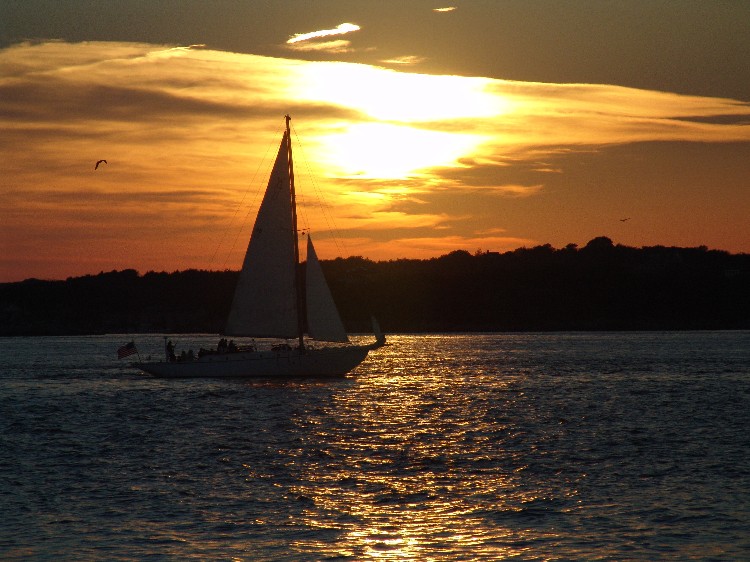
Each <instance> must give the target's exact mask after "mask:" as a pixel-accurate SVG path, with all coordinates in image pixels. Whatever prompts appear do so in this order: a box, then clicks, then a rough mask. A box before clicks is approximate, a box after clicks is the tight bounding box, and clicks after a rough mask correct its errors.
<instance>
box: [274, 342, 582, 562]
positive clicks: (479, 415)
mask: <svg viewBox="0 0 750 562" xmlns="http://www.w3.org/2000/svg"><path fill="white" fill-rule="evenodd" d="M396 339H398V337H397V338H396ZM394 341H395V340H394ZM425 342H426V343H427V344H428V345H427V348H426V349H424V350H423V351H424V353H425V355H426V356H431V357H441V349H440V339H439V338H436V339H434V340H430V339H425ZM443 353H444V354H443V356H442V359H440V360H438V361H437V362H436V363H433V364H431V365H428V364H427V363H425V362H423V360H422V359H417V358H416V357H415V356H414V355H412V356H411V357H407V356H405V355H404V354H403V353H402V352H401V351H399V342H398V341H395V343H394V345H393V346H388V347H386V348H383V349H381V350H379V352H378V353H376V354H372V357H371V360H370V361H371V363H370V365H369V368H371V369H372V370H373V372H377V371H380V372H381V373H382V372H383V371H384V370H385V372H389V373H390V375H389V376H387V377H382V376H379V377H377V378H373V379H372V380H368V381H367V383H366V384H365V385H363V386H358V385H354V386H352V387H351V388H349V389H348V391H347V392H346V393H340V394H337V395H336V396H335V397H334V400H333V402H332V403H330V404H321V405H319V406H318V407H317V408H315V411H314V412H313V415H312V416H311V415H310V412H306V416H307V417H305V418H302V417H299V418H296V419H295V420H294V421H295V424H296V425H297V426H298V427H299V430H300V431H299V434H300V435H301V436H302V437H301V438H300V440H301V445H300V450H299V452H300V456H299V457H298V456H297V455H295V454H292V455H291V456H292V458H291V459H289V463H290V464H291V465H293V466H301V467H302V468H301V470H300V474H299V476H298V480H299V481H300V483H299V484H297V485H295V486H294V487H293V489H292V490H291V492H292V494H291V495H292V496H295V497H297V498H298V499H302V500H303V501H305V502H307V503H308V507H307V508H306V509H304V510H303V513H302V514H301V516H300V521H297V522H296V523H297V524H302V525H304V526H305V528H308V529H314V530H316V531H325V530H330V531H331V532H332V533H335V535H336V536H337V540H336V541H335V542H331V541H329V540H310V539H308V538H302V539H297V540H295V541H294V542H293V543H292V544H293V546H294V548H295V549H297V550H298V551H300V552H306V553H315V555H319V556H320V557H321V558H327V557H352V558H353V559H357V558H366V559H383V560H432V559H440V557H441V555H444V556H450V554H451V553H456V552H471V553H472V555H473V556H475V557H479V558H481V559H489V558H495V557H497V558H498V559H502V558H506V557H512V556H519V555H523V554H524V552H526V551H528V550H529V549H527V548H524V547H523V546H519V545H523V544H524V543H525V542H527V540H528V541H529V542H531V541H533V540H539V539H540V537H545V535H549V536H548V537H547V538H550V539H552V538H554V533H553V532H551V531H550V532H546V531H544V530H540V529H535V530H533V531H532V530H529V531H528V532H527V531H524V530H519V528H518V525H515V526H505V525H503V524H502V518H503V514H508V515H509V516H511V517H512V516H514V515H515V514H518V513H521V515H522V516H523V512H525V511H526V510H528V509H529V506H534V505H535V502H537V501H542V502H544V501H546V500H548V499H550V498H549V497H545V490H544V489H539V488H535V487H529V486H527V485H526V484H525V483H524V474H523V473H524V469H525V467H523V466H520V467H519V466H517V459H516V454H515V453H514V452H513V451H512V450H511V449H508V450H506V451H504V452H503V453H501V454H500V456H501V457H505V462H504V461H503V459H502V458H500V459H498V449H497V444H496V441H497V440H499V439H500V438H501V435H502V438H504V439H506V440H509V441H510V442H511V443H513V442H514V441H517V440H518V439H519V438H520V435H521V434H522V433H523V432H522V430H521V429H519V428H518V427H513V424H512V423H511V422H510V421H508V422H507V423H502V424H498V423H497V420H496V419H495V415H494V414H493V412H492V411H491V410H492V405H493V404H492V402H491V401H490V400H487V399H486V397H484V398H482V399H480V400H476V401H475V400H472V399H471V395H472V393H471V391H470V388H471V387H472V386H474V385H477V384H481V377H482V374H481V372H479V373H478V372H476V371H472V366H468V368H467V367H466V366H463V367H462V366H460V361H461V359H460V358H459V357H456V356H454V355H453V354H452V352H449V353H445V352H444V351H443ZM453 369H456V371H451V372H454V374H457V375H458V376H456V377H451V378H450V379H446V378H445V377H444V373H445V372H446V370H449V371H450V370H453ZM360 376H362V375H360ZM365 376H366V375H365ZM513 380H514V379H513V378H512V377H511V378H509V379H508V383H507V385H505V386H510V385H512V382H513ZM493 384H494V385H495V391H496V392H502V391H503V386H504V385H502V384H500V385H498V383H497V381H495V382H494V383H493ZM365 386H366V389H365ZM508 390H509V391H510V389H508ZM360 393H361V394H360ZM365 399H366V400H367V403H365V402H363V401H364V400H365ZM316 449H317V450H318V454H317V456H318V459H317V460H315V461H313V462H310V459H307V461H305V459H303V458H301V455H302V453H301V451H303V450H307V451H309V450H316ZM286 453H287V454H289V453H291V452H290V451H287V452H286ZM567 493H568V494H569V495H571V496H574V495H575V491H574V490H573V489H570V490H568V492H567ZM549 495H551V494H547V496H549ZM532 509H533V507H532ZM493 520H494V521H493Z"/></svg>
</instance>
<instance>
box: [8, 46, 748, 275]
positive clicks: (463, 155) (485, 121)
mask: <svg viewBox="0 0 750 562" xmlns="http://www.w3.org/2000/svg"><path fill="white" fill-rule="evenodd" d="M347 32H348V31H347ZM320 37H323V36H322V35H321V36H320ZM311 41H312V39H311ZM304 42H305V41H303V40H300V41H298V43H304ZM286 113H291V114H292V115H293V117H294V120H293V122H292V125H293V127H294V133H295V137H294V140H295V141H297V140H300V141H301V143H300V144H299V145H298V149H297V151H296V152H295V155H296V158H297V159H298V162H299V166H296V167H295V171H296V172H298V173H299V177H300V181H301V182H302V183H301V185H302V191H303V192H304V189H305V187H307V186H312V188H313V189H312V191H313V192H317V193H318V194H319V195H321V196H322V198H323V199H324V200H326V201H328V205H329V207H330V210H331V212H332V214H333V213H334V212H335V215H336V216H337V217H341V219H340V220H341V224H340V225H337V226H338V227H339V228H343V229H344V230H345V231H346V235H347V236H350V237H352V238H360V239H362V240H371V242H370V244H371V247H370V251H369V252H365V251H362V252H361V253H362V254H363V255H368V256H373V257H375V256H378V257H379V256H380V255H381V254H382V253H383V252H386V250H384V249H383V246H381V245H379V244H380V243H382V244H385V245H386V246H387V247H388V248H389V249H388V250H387V251H388V252H391V253H392V254H391V255H392V256H397V255H398V254H399V251H400V250H401V249H402V246H401V245H400V243H398V244H397V243H394V242H393V241H392V240H393V239H394V237H393V235H392V233H399V234H398V236H399V240H404V241H405V242H404V244H403V249H404V250H405V249H407V248H412V247H413V248H414V251H415V252H417V249H419V248H422V249H424V251H427V248H428V247H432V248H433V251H436V252H438V250H436V249H435V248H437V246H438V241H441V240H442V241H443V243H444V247H443V249H442V250H441V251H446V250H448V249H450V248H452V247H453V246H452V245H453V244H458V243H465V244H467V245H469V247H473V246H481V247H483V248H487V249H499V248H500V247H501V246H502V245H503V244H505V243H506V242H507V241H518V240H530V239H537V238H539V237H536V236H528V235H526V234H524V233H523V232H525V231H522V230H519V227H518V224H519V222H520V221H517V222H516V223H514V224H515V225H516V226H515V227H514V228H516V230H515V231H511V230H508V236H507V237H502V236H500V237H495V238H493V237H489V238H482V239H483V240H484V242H482V243H481V244H480V243H479V239H478V238H477V237H476V236H475V234H474V232H475V231H476V229H477V224H476V223H477V221H478V220H479V219H477V217H481V221H482V222H483V225H491V226H493V227H496V228H508V226H507V225H508V224H510V222H511V221H512V220H513V216H512V215H510V214H509V213H502V218H498V217H497V216H496V215H498V214H499V213H498V211H499V210H503V211H505V210H506V209H508V208H511V206H512V208H514V209H518V208H520V207H518V206H519V205H531V206H533V208H532V209H530V210H529V211H527V210H526V207H524V212H531V211H533V212H534V213H539V218H538V220H537V221H536V222H537V223H544V222H545V219H544V218H542V215H541V212H542V211H541V210H539V209H540V208H541V206H543V204H544V202H545V201H547V199H546V198H548V197H551V190H549V189H547V185H548V183H549V182H555V185H556V186H558V187H557V190H556V191H555V193H558V194H559V193H563V192H565V189H567V190H568V192H573V191H574V190H575V189H577V186H575V185H569V186H567V187H566V186H565V184H564V181H565V179H566V176H567V175H568V174H569V167H568V166H567V165H566V163H567V162H570V161H572V159H574V158H576V157H580V156H581V155H593V156H592V158H594V157H602V158H603V157H604V155H605V152H606V151H607V150H611V148H610V147H614V146H623V145H628V144H635V143H644V142H654V141H659V142H690V143H714V144H722V145H724V144H729V143H734V144H736V145H738V146H747V143H750V125H748V121H749V120H750V105H749V104H747V103H742V102H738V101H735V100H729V99H717V98H708V97H698V96H684V95H678V94H672V93H667V92H651V91H645V90H636V89H633V88H622V87H619V86H612V85H586V84H541V83H524V82H513V81H504V80H496V79H489V78H468V77H461V76H431V75H426V74H413V73H407V72H395V71H393V70H388V69H384V68H377V67H371V66H366V65H361V64H345V63H335V62H326V63H321V62H307V61H300V60H291V59H282V58H271V57H263V56H256V55H247V54H238V53H230V52H223V51H216V50H211V49H206V48H196V47H191V48H187V47H179V46H174V45H148V44H139V43H110V42H90V43H77V44H70V43H64V42H59V41H53V42H44V43H35V44H32V43H24V44H19V45H14V46H11V47H8V48H6V49H2V50H0V129H1V130H2V131H3V134H2V136H0V151H2V154H3V174H2V175H1V176H0V197H2V198H3V201H4V211H3V221H2V222H1V223H0V255H2V256H4V257H3V260H5V261H2V262H0V280H5V279H16V278H19V277H25V276H40V277H44V276H58V277H59V276H67V275H72V274H78V273H86V272H90V271H92V268H93V269H94V270H97V271H98V270H100V269H112V268H124V267H132V266H133V264H132V261H131V260H132V259H133V255H134V254H133V253H132V252H130V251H127V250H123V251H122V253H121V254H119V255H118V254H117V252H113V251H112V244H113V239H112V237H110V236H109V235H108V234H107V233H108V232H111V231H112V229H113V228H115V229H116V230H115V233H116V234H115V238H116V239H117V240H121V241H125V242H127V244H128V245H129V246H130V247H131V248H137V249H138V252H139V253H138V256H139V257H138V259H139V260H141V261H139V263H142V264H143V263H148V264H155V263H161V264H162V265H161V266H160V268H163V269H178V268H185V267H215V266H216V263H211V256H212V255H213V254H214V253H215V248H216V244H218V243H219V241H220V240H223V239H227V240H234V239H236V238H238V237H239V238H241V237H242V236H244V235H246V234H247V228H248V227H247V223H248V222H251V221H252V218H253V216H254V215H253V213H254V209H256V208H257V203H258V202H259V198H258V193H259V192H260V191H261V190H262V189H263V188H264V187H265V185H264V184H265V181H266V179H267V175H266V174H267V172H268V168H269V167H270V165H271V160H272V158H273V156H274V154H275V150H276V149H277V148H278V135H279V133H280V131H281V128H282V125H283V120H282V117H283V115H284V114H286ZM297 127H299V133H297ZM738 153H739V151H738ZM101 158H106V159H107V161H108V165H107V166H106V167H103V168H100V170H97V171H96V172H94V171H93V164H94V162H96V160H98V159H101ZM551 172H554V173H551ZM738 173H739V172H738ZM308 178H316V179H311V180H308ZM306 180H307V181H308V183H307V184H306V183H305V181H306ZM715 189H717V190H718V189H721V186H720V185H719V186H716V187H715ZM498 195H503V197H498ZM720 198H721V197H719V196H717V195H714V196H713V198H712V200H717V199H720ZM697 204H698V203H696V205H697ZM705 204H706V205H709V204H710V200H707V201H706V203H705ZM253 205H255V207H254V206H253ZM579 207H580V204H578V205H574V204H571V205H570V208H571V209H572V208H579ZM305 212H306V213H309V216H308V217H307V220H308V224H310V225H311V227H312V228H314V229H316V230H324V231H325V230H329V229H332V228H333V226H327V223H326V221H325V220H324V217H323V215H324V213H322V212H321V211H320V209H319V208H318V207H316V206H314V205H309V206H306V210H305ZM245 218H247V220H244V219H245ZM42 219H44V220H42ZM241 219H242V220H241ZM493 221H494V224H493ZM546 222H550V221H546ZM45 225H49V226H45ZM243 228H244V229H245V230H244V231H243V230H242V229H243ZM738 228H739V227H738ZM404 231H409V232H410V233H411V235H404V234H403V233H404ZM437 232H440V233H441V234H446V236H445V237H444V236H440V235H438V234H436V233H437ZM243 233H244V234H243ZM222 237H223V238H222ZM389 237H390V238H389ZM389 239H390V240H391V241H389ZM201 240H202V241H201ZM207 240H208V242H206V241H207ZM211 240H217V242H215V243H213V244H212V242H211ZM420 240H421V242H420ZM493 240H494V242H492V241H493ZM430 241H434V246H433V245H432V244H433V242H430ZM461 241H463V242H461ZM543 241H544V242H547V241H549V240H543ZM490 242H492V243H494V244H497V248H495V247H493V246H491V244H490ZM583 242H585V240H583ZM362 243H363V244H365V242H362ZM245 244H246V241H245V242H240V243H236V244H230V243H222V250H224V249H225V250H226V251H227V252H228V254H227V255H225V256H221V259H220V261H219V264H221V263H224V262H226V263H229V264H230V266H233V267H236V265H237V264H238V263H239V262H240V261H241V254H242V252H243V251H244V246H245ZM375 246H377V248H376V247H375ZM175 249H179V250H178V251H176V250H175ZM363 249H364V248H363ZM410 251H411V250H410ZM420 251H422V250H420ZM76 255H79V256H82V255H85V256H87V257H86V258H85V260H86V262H85V265H81V266H80V267H79V268H77V269H76V268H75V267H77V266H75V265H74V264H75V263H76V261H75V260H73V259H72V256H76ZM321 255H322V256H323V257H330V256H327V255H325V254H321ZM32 256H33V257H32ZM56 256H65V258H66V259H68V262H67V263H69V264H73V265H71V266H69V267H68V268H67V269H65V268H64V264H65V263H66V262H65V259H58V258H57V257H56ZM92 256H95V258H92ZM81 259H84V258H81ZM92 259H94V261H95V263H100V264H101V266H100V267H97V266H95V265H92V262H91V260H92ZM97 260H98V261H97ZM81 263H83V262H81ZM24 264H26V265H27V266H28V267H26V269H24V267H25V266H24ZM45 264H48V265H45ZM139 267H144V266H139ZM149 267H151V265H149ZM156 267H158V266H156ZM81 268H85V269H83V270H82V269H81Z"/></svg>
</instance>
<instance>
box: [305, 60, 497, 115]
mask: <svg viewBox="0 0 750 562" xmlns="http://www.w3.org/2000/svg"><path fill="white" fill-rule="evenodd" d="M299 70H300V72H301V73H302V77H301V78H302V82H301V84H300V85H297V86H295V94H296V95H298V96H300V97H302V98H305V99H307V100H309V101H313V102H324V103H333V104H335V105H340V106H343V107H347V108H351V109H356V110H359V111H361V112H363V113H364V114H366V115H368V116H369V117H371V118H373V119H380V120H387V121H401V122H404V123H413V122H418V121H423V122H424V121H437V120H446V119H466V118H481V117H487V118H489V117H497V116H499V115H502V114H505V113H507V112H509V111H510V110H511V109H512V107H511V105H512V102H511V101H510V99H508V98H505V97H503V96H502V95H500V94H498V93H497V92H491V91H490V87H491V84H492V81H491V80H489V79H486V78H467V77H464V76H432V75H428V74H410V73H406V72H396V71H394V70H387V69H384V68H378V67H373V66H366V65H359V64H346V63H315V64H309V65H305V66H304V67H301V68H300V69H299ZM297 88H298V89H297Z"/></svg>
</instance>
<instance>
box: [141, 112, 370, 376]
mask: <svg viewBox="0 0 750 562" xmlns="http://www.w3.org/2000/svg"><path fill="white" fill-rule="evenodd" d="M290 120H291V117H290V116H289V115H287V116H286V127H285V130H284V134H283V137H282V139H281V146H280V147H279V152H278V154H277V156H276V161H275V163H274V166H273V170H272V172H271V177H270V179H269V181H268V187H267V188H266V192H265V195H264V197H263V201H262V202H261V205H260V208H259V210H258V215H257V217H256V219H255V225H254V227H253V231H252V234H251V236H250V242H249V244H248V247H247V252H246V254H245V259H244V262H243V264H242V270H241V271H240V275H239V279H238V282H237V287H236V289H235V293H234V299H233V301H232V306H231V309H230V312H229V318H228V320H227V325H226V330H225V335H226V336H232V337H240V336H244V337H253V338H279V339H283V340H291V339H296V342H297V343H296V346H291V345H289V344H288V343H283V344H279V345H276V346H273V347H272V348H271V349H268V350H256V349H255V348H254V347H249V348H241V347H240V348H238V349H229V350H222V351H221V352H219V351H217V352H214V351H213V350H212V351H211V352H208V353H199V356H198V357H197V358H195V359H192V360H190V359H187V360H176V359H175V358H174V356H173V354H171V353H169V352H167V354H166V358H165V361H162V362H141V363H137V364H136V366H137V367H138V368H140V369H142V370H143V371H145V372H147V373H150V374H152V375H155V376H158V377H302V376H331V375H344V374H346V373H348V372H349V371H351V370H352V369H354V368H355V367H356V366H357V365H359V364H360V363H362V362H363V361H364V360H365V359H366V358H367V354H368V353H369V351H370V350H372V349H376V348H378V347H381V346H383V345H385V336H383V334H382V333H381V332H380V329H379V327H378V326H377V322H376V321H375V320H374V319H373V331H374V333H375V338H376V339H375V342H374V343H372V344H369V345H352V344H351V343H350V342H349V338H348V336H347V334H346V330H345V329H344V325H343V323H342V321H341V317H340V316H339V313H338V310H337V309H336V304H335V303H334V301H333V297H332V296H331V291H330V289H329V288H328V284H327V283H326V280H325V277H324V275H323V269H322V268H321V266H320V262H319V260H318V257H317V253H316V252H315V247H314V246H313V242H312V237H311V236H310V235H309V233H308V235H307V266H306V272H305V276H304V277H305V279H304V287H303V279H302V275H301V271H300V263H299V259H300V258H299V255H300V252H299V237H298V230H297V210H296V196H295V191H294V166H293V159H292V142H291V134H290V127H289V122H290ZM303 305H304V306H305V307H306V313H307V314H306V319H307V335H308V336H309V337H310V338H311V339H313V340H318V341H325V342H335V343H336V345H328V346H325V347H317V346H315V347H312V346H311V345H309V344H308V343H307V341H306V340H305V321H304V320H305V319H304V318H303V312H302V311H303ZM170 356H171V357H172V358H171V360H170Z"/></svg>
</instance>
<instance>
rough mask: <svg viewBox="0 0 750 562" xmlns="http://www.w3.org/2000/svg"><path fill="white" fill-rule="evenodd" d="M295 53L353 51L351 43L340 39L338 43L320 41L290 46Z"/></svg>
mask: <svg viewBox="0 0 750 562" xmlns="http://www.w3.org/2000/svg"><path fill="white" fill-rule="evenodd" d="M288 47H289V48H290V49H292V50H294V51H300V52H315V51H326V52H328V53H348V52H349V51H351V50H352V49H351V41H346V40H344V39H338V40H336V41H320V42H309V43H295V44H293V45H289V46H288Z"/></svg>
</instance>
